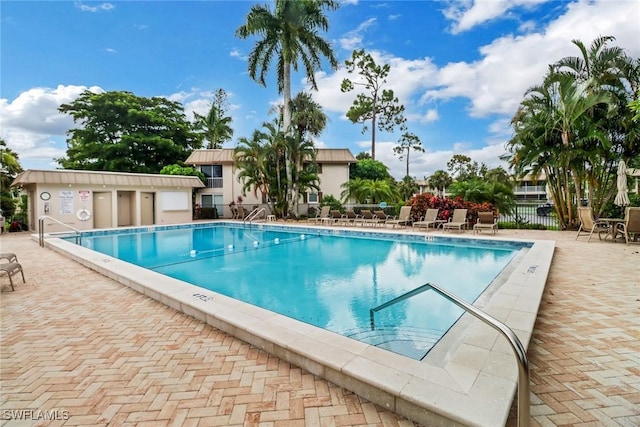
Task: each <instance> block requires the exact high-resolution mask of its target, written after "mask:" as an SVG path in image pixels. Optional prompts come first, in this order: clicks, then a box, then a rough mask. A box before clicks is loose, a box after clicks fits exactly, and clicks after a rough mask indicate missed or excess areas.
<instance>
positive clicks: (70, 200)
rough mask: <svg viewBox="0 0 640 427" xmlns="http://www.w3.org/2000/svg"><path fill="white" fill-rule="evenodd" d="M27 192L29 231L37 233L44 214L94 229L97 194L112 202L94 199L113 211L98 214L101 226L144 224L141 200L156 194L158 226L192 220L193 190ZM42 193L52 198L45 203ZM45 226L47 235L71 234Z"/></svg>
mask: <svg viewBox="0 0 640 427" xmlns="http://www.w3.org/2000/svg"><path fill="white" fill-rule="evenodd" d="M24 191H25V192H26V193H27V196H28V197H29V206H30V212H29V213H28V217H29V229H30V230H32V231H38V218H39V217H41V216H42V215H47V216H50V217H52V218H54V219H55V220H57V221H60V222H62V223H64V224H66V225H68V226H70V227H73V228H75V229H78V230H81V231H84V230H91V229H93V228H95V227H96V225H95V222H94V220H95V212H94V193H98V196H99V197H102V198H103V199H104V198H110V199H111V201H110V203H109V201H108V200H102V201H100V202H98V200H97V199H96V200H95V203H96V205H97V206H110V208H111V212H100V213H99V217H100V218H102V219H103V221H102V223H104V224H105V225H106V224H109V225H108V227H118V226H119V224H120V226H129V225H130V226H139V225H142V224H143V215H142V211H141V209H142V206H143V203H142V201H141V197H143V196H142V195H144V194H147V195H148V194H153V197H154V208H153V209H154V212H153V217H154V218H155V224H156V225H166V224H179V223H185V222H191V220H192V197H191V189H182V190H176V189H173V188H172V189H168V188H167V189H163V188H155V189H151V190H150V189H149V188H146V187H145V188H134V187H128V188H127V187H124V188H123V187H118V188H109V186H106V187H105V186H102V185H77V186H76V185H72V186H70V185H60V184H30V185H28V186H25V187H24ZM43 193H48V194H49V195H50V197H49V199H48V200H45V199H46V194H44V195H43ZM43 197H44V198H43ZM120 199H126V201H125V202H122V203H120V202H119V200H120ZM102 202H104V203H102ZM102 209H104V208H102ZM107 209H108V208H107ZM83 219H84V220H83ZM147 219H148V217H147ZM45 225H46V227H45V230H44V231H45V232H57V231H68V229H67V228H65V227H64V226H62V225H59V224H56V223H55V221H45ZM99 225H100V224H99Z"/></svg>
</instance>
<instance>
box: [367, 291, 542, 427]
mask: <svg viewBox="0 0 640 427" xmlns="http://www.w3.org/2000/svg"><path fill="white" fill-rule="evenodd" d="M428 289H433V290H434V291H436V292H437V293H439V294H440V295H442V296H443V297H445V298H446V299H448V300H449V301H451V302H452V303H454V304H455V305H457V306H458V307H460V308H462V309H464V310H465V311H467V312H469V313H471V314H472V315H473V316H475V317H476V318H478V319H480V320H481V321H483V322H484V323H486V324H487V325H489V326H491V327H492V328H494V329H496V330H497V331H498V332H500V333H501V334H502V335H503V336H504V337H505V338H506V339H507V341H509V344H510V345H511V348H512V349H513V352H514V353H515V356H516V359H517V360H518V427H528V426H529V422H530V418H529V417H530V416H529V361H528V359H527V352H526V350H525V349H524V346H523V345H522V342H520V339H519V338H518V336H517V335H516V334H515V332H513V331H512V330H511V329H510V328H509V327H508V326H507V325H505V324H504V323H502V322H500V321H499V320H497V319H495V318H494V317H491V316H490V315H488V314H487V313H485V312H484V311H482V310H479V309H478V308H476V307H474V306H473V305H471V304H469V303H468V302H466V301H464V300H462V299H461V298H459V297H457V296H456V295H454V294H452V293H450V292H448V291H445V290H444V289H442V288H440V287H439V286H436V285H434V284H432V283H425V284H424V285H422V286H418V287H417V288H415V289H413V290H410V291H409V292H406V293H404V294H402V295H400V296H398V297H396V298H394V299H392V300H390V301H387V302H385V303H383V304H380V305H379V306H377V307H374V308H372V309H370V310H369V316H370V320H371V330H373V329H374V328H375V325H374V314H375V312H376V311H378V310H382V309H383V308H386V307H389V306H390V305H393V304H395V303H397V302H399V301H402V300H404V299H407V298H410V297H412V296H414V295H416V294H419V293H422V292H424V291H426V290H428Z"/></svg>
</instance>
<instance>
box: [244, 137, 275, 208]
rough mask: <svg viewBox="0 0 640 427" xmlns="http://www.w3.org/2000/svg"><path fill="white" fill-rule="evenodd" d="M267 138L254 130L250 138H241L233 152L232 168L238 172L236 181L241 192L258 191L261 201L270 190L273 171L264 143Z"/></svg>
mask: <svg viewBox="0 0 640 427" xmlns="http://www.w3.org/2000/svg"><path fill="white" fill-rule="evenodd" d="M267 139H268V136H267V135H266V134H265V133H264V132H260V131H259V130H255V131H254V132H253V135H252V136H251V138H245V137H242V138H240V139H239V140H238V146H237V147H236V149H235V150H234V166H235V167H236V168H238V169H239V170H240V172H239V173H238V179H239V180H240V182H242V191H243V193H246V192H247V191H252V192H253V194H254V195H257V194H258V191H260V193H261V194H262V197H263V199H264V198H266V197H267V195H268V194H269V190H270V183H271V181H272V174H273V171H271V170H270V168H269V166H270V165H269V154H270V148H269V147H268V145H267V144H266V143H265V141H266V140H267Z"/></svg>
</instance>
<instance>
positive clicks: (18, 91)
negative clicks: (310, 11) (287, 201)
mask: <svg viewBox="0 0 640 427" xmlns="http://www.w3.org/2000/svg"><path fill="white" fill-rule="evenodd" d="M255 3H261V4H269V5H271V6H272V5H273V3H272V2H254V1H179V2H170V1H111V2H67V1H6V0H2V1H1V2H0V26H1V29H0V43H1V45H0V60H1V62H0V72H1V74H0V136H2V138H4V140H5V141H6V142H7V144H8V146H9V147H10V148H11V149H12V150H14V151H15V152H17V153H18V155H19V158H20V161H21V164H22V166H23V167H24V168H25V169H27V168H31V169H55V168H57V167H58V165H57V163H55V162H54V161H53V159H54V158H58V157H62V156H64V154H65V150H66V137H65V132H66V131H67V130H68V129H70V128H73V127H74V124H73V122H72V120H71V119H70V118H69V117H67V116H63V115H60V114H59V113H58V112H57V108H58V106H59V105H60V104H62V103H68V102H72V101H73V99H75V97H77V96H78V95H79V94H80V93H81V92H82V91H83V90H85V89H91V90H94V91H112V90H125V91H130V92H133V93H134V94H136V95H138V96H145V97H152V96H163V97H166V98H169V99H172V100H175V101H180V102H181V103H182V104H183V105H184V107H185V112H186V114H187V117H188V118H190V119H191V118H192V112H193V111H196V112H199V113H201V114H203V113H205V112H206V111H207V110H208V107H209V105H210V102H211V100H212V94H213V92H214V91H215V90H216V89H218V88H222V89H224V90H225V91H226V92H227V93H228V95H229V98H228V101H229V107H230V112H229V113H230V115H231V116H232V117H233V124H232V125H233V128H234V130H235V134H234V139H233V141H232V142H230V143H229V144H228V145H227V146H228V147H235V145H236V141H237V138H238V137H242V136H250V135H251V133H252V132H253V130H254V129H257V128H260V127H261V125H262V123H263V122H265V121H271V120H272V119H273V116H271V115H269V109H270V108H271V106H272V105H274V104H275V103H277V102H278V101H279V100H280V99H281V97H280V96H279V94H278V93H277V86H276V80H275V78H274V76H273V74H271V75H270V76H269V78H268V79H267V87H262V86H260V85H259V84H258V83H256V82H254V81H253V80H251V79H250V77H249V76H248V74H247V64H246V57H247V55H248V53H249V52H250V51H251V49H252V47H253V42H254V40H252V39H248V40H241V39H238V38H236V37H235V36H234V33H235V30H236V29H237V28H238V26H240V25H241V24H243V22H244V19H245V17H246V14H247V13H248V12H249V9H250V7H251V5H252V4H255ZM328 16H329V20H330V29H329V31H328V32H327V33H326V34H324V37H325V38H326V39H327V40H329V41H330V42H331V43H332V46H333V49H334V52H335V54H336V57H337V59H338V60H339V62H340V64H341V67H340V68H339V69H338V70H331V69H329V68H328V67H326V66H325V68H324V69H323V70H322V71H319V72H318V74H317V76H316V79H317V82H318V86H319V91H318V92H316V93H314V94H313V96H314V98H315V99H316V100H317V101H318V102H319V103H320V104H321V105H322V106H323V108H324V111H325V113H326V114H327V115H328V117H329V123H328V126H327V128H326V130H325V132H324V133H323V134H322V135H321V136H320V137H319V138H317V140H316V144H317V146H318V147H324V148H345V147H346V148H349V149H350V150H351V151H352V152H353V154H354V155H355V154H357V153H359V152H361V151H370V148H371V139H370V135H369V134H368V133H367V134H363V133H362V132H361V129H362V127H361V125H359V124H352V123H351V122H349V121H348V120H347V119H346V117H345V113H346V111H347V110H348V108H349V106H350V105H351V103H352V102H353V99H354V98H355V93H354V92H352V93H349V94H343V93H341V92H340V82H341V81H342V79H343V78H345V77H348V74H347V73H346V70H345V69H344V61H345V59H348V58H349V57H350V56H351V52H352V51H353V50H354V49H365V50H366V51H367V52H368V53H371V54H372V55H373V56H374V58H375V59H376V61H377V62H378V63H379V64H382V63H388V64H390V65H391V73H390V75H389V78H388V82H387V88H389V89H393V90H394V91H395V93H396V95H397V96H398V97H399V98H400V101H401V103H402V104H403V105H405V108H406V113H405V115H406V117H407V119H408V120H407V125H408V127H409V131H410V132H413V133H415V134H416V135H418V137H419V138H420V139H421V141H422V143H423V147H424V148H425V150H426V152H425V153H412V154H411V157H410V158H411V164H410V175H412V176H414V177H415V178H417V179H422V178H424V177H425V176H429V175H431V174H432V173H433V172H434V171H435V170H438V169H445V170H446V168H447V167H446V163H447V161H448V160H449V159H451V157H452V156H453V155H454V154H465V155H468V156H469V157H471V158H472V159H473V160H475V161H478V162H484V163H485V164H487V165H488V166H490V167H494V166H498V165H501V162H500V160H499V156H500V155H501V154H502V153H504V144H505V142H506V141H508V140H509V138H510V136H511V129H510V127H509V120H510V119H511V117H512V116H513V114H514V113H515V111H516V108H517V106H518V104H519V103H520V101H521V100H522V97H523V94H524V92H525V91H526V89H527V88H529V87H531V86H532V85H535V84H538V83H540V81H541V79H542V77H543V75H544V73H545V72H546V69H547V65H548V64H550V63H553V62H555V61H556V60H558V59H560V58H562V57H564V56H569V55H571V56H574V55H577V54H578V50H577V48H576V47H575V46H574V45H573V44H572V43H571V40H573V39H579V40H582V41H583V42H584V43H585V44H586V45H587V46H588V45H589V44H590V43H591V41H592V40H593V39H594V38H595V37H597V36H599V35H612V36H615V37H616V41H615V45H617V46H620V47H622V48H624V49H626V50H627V53H628V54H629V55H631V56H633V57H635V58H638V57H640V29H639V26H638V22H640V1H637V0H593V1H546V0H484V1H481V0H461V1H457V0H450V1H395V0H394V1H363V0H359V1H358V0H347V1H342V2H341V7H340V8H339V9H338V10H337V11H333V12H328ZM303 77H304V76H303V75H302V74H297V75H294V78H293V80H294V81H293V93H296V92H298V91H300V90H304V89H305V88H306V87H305V82H304V80H303ZM398 138H399V135H398V134H389V133H378V135H377V138H376V140H377V143H376V159H377V160H380V161H382V162H384V163H385V164H386V165H387V166H388V167H389V169H390V171H391V173H392V175H393V176H394V177H396V178H398V179H400V178H402V176H403V175H404V174H405V160H400V159H398V157H397V156H396V155H394V154H393V147H394V146H395V145H397V143H398Z"/></svg>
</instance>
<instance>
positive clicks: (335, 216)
mask: <svg viewBox="0 0 640 427" xmlns="http://www.w3.org/2000/svg"><path fill="white" fill-rule="evenodd" d="M341 220H342V213H341V212H340V211H339V210H337V209H335V210H332V211H331V214H330V215H329V218H325V219H324V221H323V222H324V223H325V224H326V225H330V224H338V223H339V222H340V221H341Z"/></svg>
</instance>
